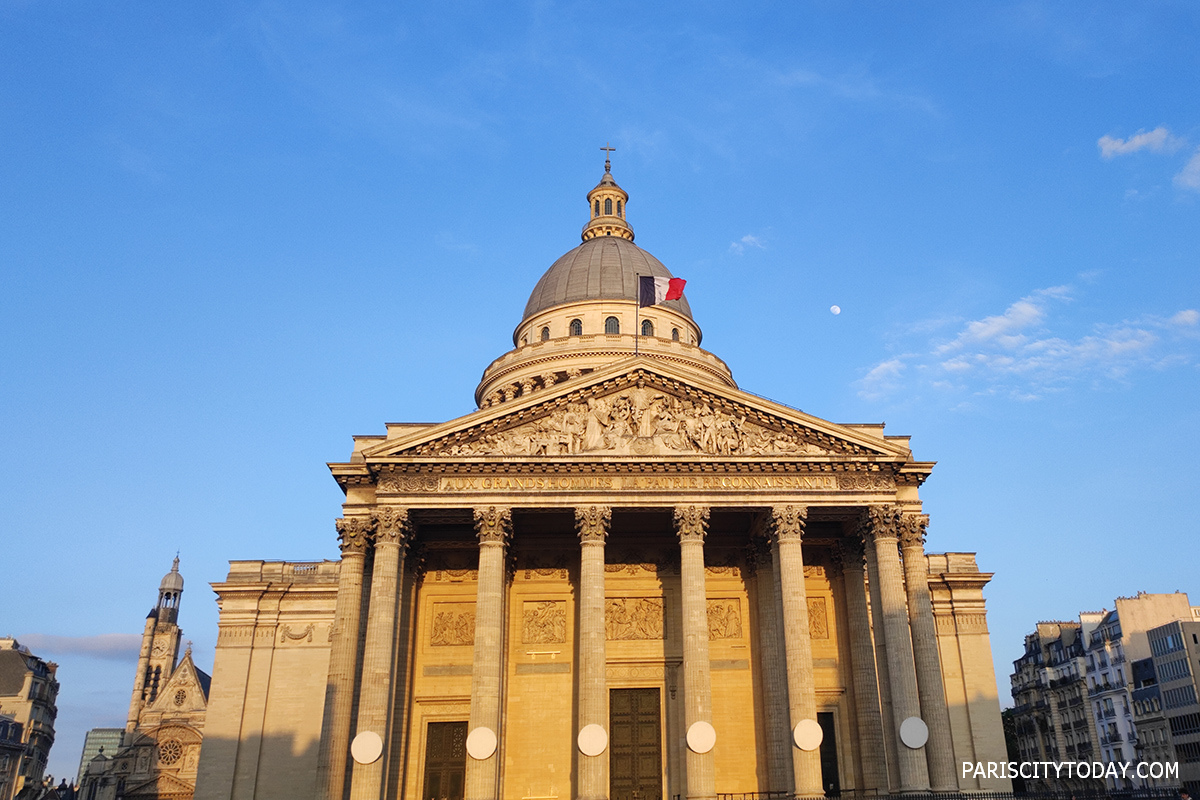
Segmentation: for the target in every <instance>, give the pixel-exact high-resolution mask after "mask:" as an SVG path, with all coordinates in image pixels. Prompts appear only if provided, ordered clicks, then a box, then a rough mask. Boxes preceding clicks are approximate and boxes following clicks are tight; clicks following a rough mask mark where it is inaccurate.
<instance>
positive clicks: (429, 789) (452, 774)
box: [421, 722, 467, 800]
mask: <svg viewBox="0 0 1200 800" xmlns="http://www.w3.org/2000/svg"><path fill="white" fill-rule="evenodd" d="M466 771H467V723H465V722H431V723H429V728H428V731H427V735H426V737H425V791H424V792H423V793H422V794H421V798H422V800H463V782H464V778H465V776H466Z"/></svg>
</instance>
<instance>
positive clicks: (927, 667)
mask: <svg viewBox="0 0 1200 800" xmlns="http://www.w3.org/2000/svg"><path fill="white" fill-rule="evenodd" d="M928 525H929V516H928V515H926V514H904V515H903V516H902V517H901V519H900V546H901V548H902V551H903V555H904V585H905V586H906V587H907V588H908V624H909V626H910V627H911V629H912V643H913V658H914V659H915V661H916V665H917V690H918V691H919V692H920V695H921V718H922V719H924V720H925V724H926V725H928V726H929V742H928V743H927V744H926V745H925V757H926V760H927V763H928V767H929V782H930V784H932V787H933V791H935V792H957V791H958V776H957V774H955V770H954V741H953V739H951V737H950V710H949V709H948V708H947V707H946V688H945V686H944V685H943V684H942V664H941V657H940V656H939V654H938V644H937V626H936V625H935V623H934V621H933V601H932V600H931V599H930V597H929V577H928V575H929V567H928V565H927V564H926V562H925V528H926V527H927V526H928Z"/></svg>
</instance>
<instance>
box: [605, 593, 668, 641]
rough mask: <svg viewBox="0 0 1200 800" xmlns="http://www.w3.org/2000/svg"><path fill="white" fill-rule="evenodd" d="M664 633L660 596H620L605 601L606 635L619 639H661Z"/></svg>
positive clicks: (614, 639)
mask: <svg viewBox="0 0 1200 800" xmlns="http://www.w3.org/2000/svg"><path fill="white" fill-rule="evenodd" d="M663 634H664V626H663V601H662V598H660V597H620V598H612V599H609V600H607V601H605V603H604V636H605V638H606V639H609V640H613V641H619V640H631V639H661V638H663Z"/></svg>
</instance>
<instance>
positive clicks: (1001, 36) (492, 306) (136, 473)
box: [0, 0, 1200, 776]
mask: <svg viewBox="0 0 1200 800" xmlns="http://www.w3.org/2000/svg"><path fill="white" fill-rule="evenodd" d="M1198 17H1200V10H1197V7H1196V5H1195V4H1194V3H1190V2H1165V3H1154V2H1150V3H1136V4H1117V3H1035V2H1029V3H994V4H993V3H974V4H965V5H964V4H933V3H914V4H903V5H897V4H889V3H868V4H854V5H853V6H851V4H841V3H829V2H810V3H796V4H789V5H787V6H786V7H781V6H779V5H777V4H728V3H688V4H683V5H666V4H623V3H612V4H606V5H597V4H594V3H580V4H555V3H535V4H521V3H508V4H478V5H475V4H467V3H453V4H434V5H433V6H430V7H428V8H397V7H396V6H395V5H394V4H376V3H356V4H347V5H344V6H342V5H327V4H317V3H310V2H303V0H297V1H296V2H288V3H283V2H275V3H272V2H267V3H255V2H245V3H212V4H204V5H200V6H187V5H182V6H180V5H170V4H166V5H164V4H151V3H128V4H122V5H117V6H113V5H105V4H79V3H68V2H62V1H61V0H59V1H58V2H34V1H33V0H29V1H24V0H17V1H16V2H14V1H13V0H4V1H3V2H0V73H2V74H3V75H4V76H5V78H6V79H5V80H4V81H0V146H2V147H3V150H4V152H3V157H2V158H0V337H2V339H0V341H2V342H3V347H0V446H2V447H3V453H4V458H3V459H0V535H2V541H3V553H4V559H5V563H6V564H7V568H6V570H5V577H4V580H3V584H4V598H5V599H4V601H3V604H2V605H0V634H8V633H11V634H15V635H17V636H18V637H24V638H25V639H26V640H27V641H29V642H30V643H31V644H33V643H35V642H36V643H37V644H38V647H37V648H36V649H37V650H38V651H39V652H41V653H43V654H45V655H46V656H47V657H52V658H54V659H55V660H57V661H58V662H59V663H60V664H61V668H60V680H61V682H62V691H61V695H60V702H59V708H60V714H59V738H58V743H57V744H56V745H55V748H54V751H53V753H52V756H51V771H52V772H54V773H55V774H56V775H60V776H61V775H73V774H74V772H75V769H76V767H77V764H78V758H79V752H80V749H81V747H82V737H83V732H84V731H85V730H86V729H87V728H90V727H93V726H100V725H120V724H121V723H122V721H123V720H124V715H125V709H126V707H127V703H128V692H129V690H130V687H131V682H132V678H133V667H134V659H135V658H136V634H137V633H138V632H139V630H140V627H141V622H142V618H143V617H144V615H145V613H146V611H147V610H148V609H149V607H150V606H151V604H152V603H153V601H154V599H155V590H156V587H157V582H158V580H159V578H160V577H161V576H162V574H163V573H164V572H165V571H166V570H167V569H168V568H169V567H170V562H171V558H172V557H173V556H174V554H175V552H176V550H179V551H180V553H181V559H182V571H183V574H184V575H185V577H186V579H187V588H186V590H185V594H184V597H183V608H182V618H181V621H182V624H183V626H184V628H185V631H186V633H187V636H188V637H190V638H191V639H192V640H194V642H195V654H196V658H197V662H198V663H199V664H200V665H201V666H202V667H205V668H207V667H209V666H211V660H212V653H213V645H214V641H215V636H216V616H217V612H216V607H215V604H214V602H213V600H212V595H211V593H210V592H209V591H208V589H207V587H206V584H207V583H208V582H211V581H215V580H220V579H221V578H223V576H224V574H225V571H226V563H227V561H228V560H229V559H241V558H271V559H300V560H304V559H320V558H334V557H336V555H337V549H336V543H335V539H334V530H333V519H334V518H335V517H336V516H338V515H339V503H340V500H341V492H340V491H339V490H338V488H337V486H336V484H335V483H334V482H333V480H332V479H331V478H330V477H329V475H328V471H327V469H326V467H325V462H328V461H340V460H343V459H345V458H346V457H347V456H348V454H349V449H350V436H351V435H352V434H362V433H382V431H383V424H384V423H385V422H387V421H405V420H444V419H449V418H452V417H456V416H459V415H461V414H463V413H466V412H468V411H470V410H471V409H472V393H473V391H474V388H475V385H476V383H477V382H478V379H479V376H480V373H481V371H482V370H483V368H484V367H485V366H486V365H487V364H488V363H489V362H490V361H491V359H493V358H494V357H496V356H498V355H500V354H501V353H503V352H505V351H506V350H507V349H509V347H511V338H510V336H511V332H512V328H513V327H514V326H515V324H516V323H517V321H518V320H519V317H520V313H521V310H522V308H523V306H524V303H525V300H526V298H527V296H528V293H529V291H530V290H531V289H532V287H533V285H534V283H535V282H536V281H537V278H538V277H539V276H540V275H541V273H542V272H543V271H544V270H545V269H546V268H547V267H548V266H549V265H550V263H552V262H553V260H554V259H555V258H556V257H557V256H559V255H560V254H562V253H563V252H565V251H566V250H568V249H570V248H571V247H573V246H574V245H575V244H576V243H577V242H578V235H579V233H578V232H579V229H580V227H581V226H582V225H583V223H584V222H585V221H586V219H587V217H586V214H587V210H586V208H585V201H584V199H583V197H584V194H585V193H586V191H587V190H588V189H590V188H591V187H592V186H593V185H595V183H596V181H597V180H598V178H599V176H600V174H601V170H602V156H603V154H602V153H601V152H600V151H599V150H598V148H599V146H600V145H602V144H604V143H605V142H606V141H611V142H612V144H613V146H614V147H616V148H617V152H616V153H615V154H614V155H613V171H614V174H615V176H616V178H617V180H618V181H619V182H620V183H621V185H622V186H623V187H624V188H625V189H626V190H628V191H629V193H630V196H631V199H630V206H629V220H630V222H631V224H632V225H633V226H634V228H635V229H636V231H637V234H638V239H637V241H638V244H639V245H641V246H643V247H645V248H646V249H647V250H649V251H650V252H652V253H653V254H655V255H656V256H657V257H658V258H659V259H661V260H662V261H663V262H664V263H665V264H666V265H667V266H668V267H669V268H671V269H672V270H673V271H674V272H675V274H677V275H680V276H682V277H685V278H687V279H688V281H689V283H688V290H687V291H688V298H689V300H690V302H691V305H692V308H693V310H694V313H695V316H696V319H697V320H698V321H699V323H700V324H701V326H702V327H703V328H704V332H705V340H704V344H705V346H706V347H707V348H709V349H710V350H712V351H713V352H715V353H717V354H718V355H720V356H721V357H723V358H724V359H725V360H726V361H727V362H728V363H729V364H730V366H731V367H732V369H733V371H734V375H735V377H736V378H737V380H738V381H739V383H740V385H741V386H742V387H743V388H745V389H748V390H750V391H754V392H757V393H759V394H763V395H766V396H768V397H771V398H775V399H778V400H780V401H783V402H786V403H789V404H791V405H795V406H798V407H800V408H803V409H804V410H805V411H808V412H810V413H813V414H816V415H818V416H821V417H824V418H827V419H831V420H833V421H837V422H878V421H886V422H887V424H888V432H889V433H893V434H911V435H912V436H913V440H912V445H913V448H914V451H915V454H916V456H917V458H919V459H926V460H937V461H939V465H938V467H937V469H936V470H935V471H934V474H933V477H932V478H931V479H930V480H929V482H928V483H927V484H926V486H925V488H924V489H923V497H924V499H925V503H926V508H927V510H928V511H929V513H930V514H931V515H932V525H931V528H930V537H929V544H928V547H929V549H930V550H933V551H944V550H965V551H974V552H977V553H978V554H979V555H978V558H979V563H980V565H981V566H982V568H983V569H984V570H987V571H994V572H996V578H995V580H994V581H993V583H992V584H991V585H990V586H989V588H988V590H987V598H988V603H989V611H990V625H991V632H992V645H993V649H994V652H995V657H996V661H997V664H998V671H999V673H1000V674H999V675H998V677H999V680H1000V683H1001V686H1002V687H1004V686H1006V684H1007V674H1008V670H1009V669H1010V666H1011V664H1010V662H1011V660H1012V659H1013V658H1015V657H1016V656H1017V655H1018V654H1019V652H1020V648H1021V637H1022V636H1023V634H1024V633H1025V632H1027V631H1028V630H1030V629H1032V626H1033V624H1034V623H1035V622H1036V621H1037V620H1039V619H1048V618H1060V617H1068V618H1069V617H1072V616H1074V615H1076V614H1077V613H1078V612H1079V611H1080V610H1081V609H1097V608H1101V607H1109V608H1111V607H1112V598H1113V597H1114V596H1116V595H1128V594H1133V593H1135V592H1137V591H1138V590H1145V591H1174V590H1176V589H1179V590H1183V591H1191V592H1192V593H1193V595H1194V596H1193V601H1194V602H1197V603H1198V604H1200V585H1198V584H1197V581H1196V580H1195V577H1194V576H1195V566H1194V565H1195V560H1194V558H1193V554H1194V553H1195V546H1194V541H1195V540H1194V537H1195V534H1196V522H1195V516H1194V513H1193V509H1194V503H1195V497H1196V496H1197V494H1198V492H1197V490H1198V489H1200V477H1198V473H1197V470H1195V469H1194V468H1193V467H1192V466H1189V465H1188V464H1187V463H1185V462H1184V459H1183V456H1184V455H1185V454H1187V453H1188V452H1191V451H1193V450H1194V449H1195V448H1196V445H1197V443H1198V442H1197V429H1198V427H1200V412H1198V404H1197V402H1196V397H1197V389H1198V388H1200V366H1198V365H1200V313H1198V311H1197V310H1198V309H1200V278H1198V277H1197V276H1198V274H1200V270H1198V269H1197V267H1198V264H1197V261H1198V256H1197V254H1198V253H1200V105H1197V103H1196V101H1195V95H1196V83H1197V76H1198V74H1200V49H1198V48H1196V46H1195V33H1196V31H1197V29H1198V27H1197V24H1198V22H1200V19H1198ZM1189 97H1190V98H1192V99H1191V100H1189V99H1188V98H1189ZM835 304H836V305H838V306H840V307H841V309H842V313H841V314H839V315H834V314H831V313H830V307H831V306H832V305H835ZM113 635H118V636H115V637H114V636H113ZM49 637H59V638H49ZM64 637H66V638H64ZM96 637H108V638H96ZM1002 700H1005V701H1007V700H1008V697H1007V695H1002Z"/></svg>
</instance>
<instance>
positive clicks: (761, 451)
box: [196, 169, 1010, 800]
mask: <svg viewBox="0 0 1200 800" xmlns="http://www.w3.org/2000/svg"><path fill="white" fill-rule="evenodd" d="M618 200H619V201H620V202H616V201H618ZM627 201H628V195H626V194H625V193H624V191H623V190H621V189H620V187H617V186H616V184H615V182H614V181H613V180H612V177H611V174H610V173H609V172H608V171H607V169H606V172H605V177H604V179H603V180H602V181H601V183H600V185H599V186H597V187H596V189H594V190H593V191H592V192H591V193H589V196H588V208H589V211H590V212H591V220H590V221H589V223H588V225H587V226H586V227H585V232H584V237H583V238H584V243H583V244H582V245H581V246H580V247H579V248H577V250H575V251H572V253H571V254H568V255H569V256H570V257H569V258H568V257H564V258H563V259H560V260H559V261H558V262H556V264H555V265H554V266H553V267H551V269H550V271H548V273H547V275H546V276H544V277H543V279H542V281H541V282H539V284H538V288H537V290H535V293H534V296H533V297H531V299H530V303H529V305H528V306H527V308H526V315H525V318H524V319H523V320H522V321H521V323H520V324H519V325H518V327H517V329H516V331H515V333H514V344H516V348H515V349H514V350H513V351H512V352H510V353H509V354H507V355H505V356H502V357H501V358H499V359H497V360H496V361H495V362H493V363H492V365H490V366H489V367H488V368H487V370H485V373H484V376H483V380H482V381H481V383H480V387H479V389H478V390H477V392H476V400H477V403H478V405H479V410H477V411H475V412H473V413H471V414H468V415H467V416H465V417H461V418H459V419H455V420H451V421H449V422H446V423H441V424H398V425H389V426H388V429H387V433H386V435H384V436H360V437H356V439H355V445H354V450H353V453H352V454H351V456H350V458H349V460H348V461H346V462H344V463H336V464H331V465H330V469H331V470H332V472H333V475H334V478H335V479H336V480H337V481H338V484H339V485H340V486H341V488H342V489H343V491H344V492H345V495H346V501H345V504H344V506H343V517H342V518H341V519H339V520H338V521H337V533H338V538H339V541H340V545H341V550H342V558H341V560H340V561H339V562H322V563H312V564H297V563H278V562H276V563H271V562H233V564H232V565H231V570H230V574H229V578H228V579H227V580H226V581H225V582H223V583H219V584H215V585H214V589H215V590H216V592H217V595H218V602H219V604H220V607H221V620H220V626H221V633H220V637H219V639H218V646H217V655H216V662H215V668H214V687H213V692H212V697H211V704H210V709H209V718H208V722H207V726H206V736H205V744H204V752H203V754H202V758H201V765H200V777H199V783H198V787H197V793H196V796H197V798H204V799H205V800H216V799H217V798H222V799H223V798H253V797H277V796H288V797H314V798H322V799H325V798H329V799H330V800H342V799H343V798H346V797H349V798H355V799H356V800H367V799H370V800H376V799H378V798H401V797H408V798H418V797H438V798H443V797H444V798H455V800H457V799H458V798H466V800H491V799H492V798H501V797H503V798H511V799H512V800H517V798H525V799H528V798H540V799H542V800H550V799H551V798H584V799H586V800H601V799H602V798H609V797H611V798H614V800H617V798H621V800H624V798H627V797H629V798H632V797H638V798H642V799H643V800H651V799H652V798H659V797H668V796H671V797H674V796H679V797H687V798H702V799H704V800H709V799H710V798H715V797H716V796H717V795H718V794H722V793H741V792H747V793H754V792H768V791H771V792H788V793H795V794H797V795H801V796H821V795H824V794H825V793H826V792H829V791H838V790H856V791H860V792H866V793H876V794H889V793H892V792H911V791H927V790H930V789H931V788H932V789H938V790H955V789H959V788H961V789H963V790H980V789H983V790H997V791H1006V790H1009V789H1010V786H1009V784H1008V782H1007V781H1000V780H995V779H992V780H990V781H989V780H982V781H979V780H975V779H968V780H966V781H963V782H962V783H961V784H960V781H959V778H958V775H959V774H960V771H959V762H960V761H963V760H970V761H988V760H991V761H999V760H1003V759H1004V743H1003V733H1002V729H1001V725H1000V716H999V705H998V701H997V697H996V691H995V676H994V672H993V669H992V665H991V647H990V643H989V639H988V631H987V624H986V612H985V608H984V602H983V596H982V589H983V587H984V585H985V584H986V583H987V582H988V580H989V579H990V577H991V576H990V575H989V574H987V573H981V572H980V571H979V569H978V568H977V566H976V565H975V561H974V556H973V555H971V554H966V553H947V554H926V553H925V551H924V541H925V532H926V526H927V523H928V518H927V517H926V516H924V515H923V513H922V508H921V501H920V498H919V488H920V486H921V484H922V482H923V481H924V480H925V479H926V478H927V477H928V476H929V474H930V471H931V470H932V467H933V464H932V463H931V462H922V461H917V460H915V459H914V457H913V454H912V451H911V450H910V448H909V446H908V439H907V437H899V436H886V435H884V433H883V426H882V425H838V424H834V423H831V422H828V421H826V420H822V419H819V418H817V417H814V416H811V415H808V414H804V413H803V412H800V411H797V410H795V409H793V408H789V407H787V406H782V405H779V404H777V403H773V402H771V401H767V400H764V399H763V398H761V397H758V396H756V395H753V394H749V393H747V392H743V391H741V390H740V389H738V388H737V385H736V383H735V382H734V380H733V377H732V374H731V373H730V372H729V370H728V367H727V366H726V365H725V364H724V362H723V361H721V360H720V359H718V358H717V357H715V356H713V355H712V354H710V353H707V352H706V351H704V350H702V349H701V348H700V346H699V342H700V340H701V334H700V329H699V326H698V325H696V323H695V322H694V321H693V320H692V318H691V313H690V309H689V308H688V307H687V305H686V302H685V301H684V302H677V301H671V303H668V304H665V305H654V306H649V307H647V308H645V309H639V308H638V297H639V283H638V277H639V274H640V275H647V274H652V275H655V276H658V277H663V273H665V274H666V275H669V273H666V269H665V267H662V265H661V264H660V263H658V262H657V260H653V259H652V257H647V256H648V254H644V252H643V251H640V250H639V248H637V247H636V246H635V245H633V244H632V241H633V232H632V229H630V228H629V227H628V225H627V223H626V222H625V219H624V204H625V203H627ZM645 320H649V321H650V325H649V326H647V328H646V330H647V331H648V333H647V335H644V336H635V335H634V333H633V332H634V331H639V332H640V331H641V330H642V327H641V322H642V321H645ZM600 326H603V327H600ZM600 330H603V331H605V332H604V333H600V332H599V331H600ZM651 330H652V331H653V334H651V333H649V331H651ZM910 717H919V718H922V719H924V720H926V721H927V723H928V727H929V728H930V737H929V742H928V744H926V745H924V746H919V745H918V746H916V747H909V746H907V745H906V744H904V743H903V741H902V740H901V737H900V735H899V726H900V725H901V723H903V722H904V721H905V720H906V719H908V718H910Z"/></svg>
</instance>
